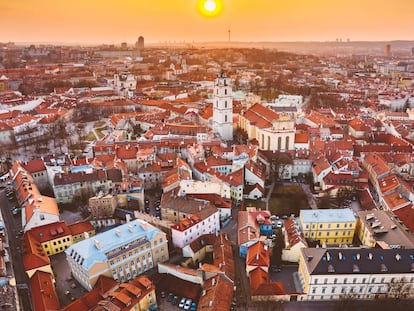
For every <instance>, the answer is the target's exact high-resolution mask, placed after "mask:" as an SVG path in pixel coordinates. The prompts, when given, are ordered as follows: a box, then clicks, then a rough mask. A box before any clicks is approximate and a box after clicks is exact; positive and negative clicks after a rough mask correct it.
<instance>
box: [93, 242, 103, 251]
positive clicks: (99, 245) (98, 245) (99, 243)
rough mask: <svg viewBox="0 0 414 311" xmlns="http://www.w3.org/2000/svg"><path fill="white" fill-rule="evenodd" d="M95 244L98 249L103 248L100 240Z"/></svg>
mask: <svg viewBox="0 0 414 311" xmlns="http://www.w3.org/2000/svg"><path fill="white" fill-rule="evenodd" d="M94 242H95V246H96V248H97V249H101V248H102V245H101V242H99V241H98V240H95V241H94Z"/></svg>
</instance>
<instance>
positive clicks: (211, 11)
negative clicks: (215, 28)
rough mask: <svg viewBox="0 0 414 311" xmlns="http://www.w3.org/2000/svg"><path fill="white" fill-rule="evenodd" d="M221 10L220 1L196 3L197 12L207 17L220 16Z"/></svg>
mask: <svg viewBox="0 0 414 311" xmlns="http://www.w3.org/2000/svg"><path fill="white" fill-rule="evenodd" d="M222 9H223V4H222V2H221V0H200V1H199V2H198V10H199V11H200V13H201V14H202V15H204V16H207V17H215V16H218V15H220V13H221V11H222Z"/></svg>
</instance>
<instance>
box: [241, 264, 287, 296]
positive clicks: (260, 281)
mask: <svg viewBox="0 0 414 311" xmlns="http://www.w3.org/2000/svg"><path fill="white" fill-rule="evenodd" d="M249 278H250V294H251V295H252V296H275V295H286V291H285V288H284V286H283V284H282V283H280V282H271V281H270V279H269V276H268V274H267V272H266V271H263V270H262V269H260V268H256V269H254V270H253V271H251V272H250V274H249Z"/></svg>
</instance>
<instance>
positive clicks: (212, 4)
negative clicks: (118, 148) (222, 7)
mask: <svg viewBox="0 0 414 311" xmlns="http://www.w3.org/2000/svg"><path fill="white" fill-rule="evenodd" d="M216 7H217V4H216V3H215V2H214V1H213V0H207V1H206V2H204V9H205V10H206V11H207V12H213V11H214V10H215V9H216Z"/></svg>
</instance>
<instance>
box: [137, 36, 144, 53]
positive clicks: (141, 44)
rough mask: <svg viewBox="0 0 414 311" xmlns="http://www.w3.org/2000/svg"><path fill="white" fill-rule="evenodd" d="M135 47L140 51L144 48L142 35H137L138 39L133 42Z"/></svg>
mask: <svg viewBox="0 0 414 311" xmlns="http://www.w3.org/2000/svg"><path fill="white" fill-rule="evenodd" d="M135 47H136V48H137V50H139V51H142V50H143V49H144V37H143V36H139V37H138V41H137V43H136V44H135Z"/></svg>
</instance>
